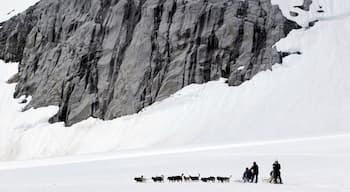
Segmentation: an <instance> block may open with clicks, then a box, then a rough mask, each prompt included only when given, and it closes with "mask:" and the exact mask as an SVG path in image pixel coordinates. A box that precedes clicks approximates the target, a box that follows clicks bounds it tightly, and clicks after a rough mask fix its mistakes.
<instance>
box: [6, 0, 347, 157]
mask: <svg viewBox="0 0 350 192" xmlns="http://www.w3.org/2000/svg"><path fill="white" fill-rule="evenodd" d="M272 1H273V3H274V4H279V5H280V6H281V8H282V10H283V12H284V14H285V15H287V16H289V11H290V10H294V11H297V12H298V13H300V16H299V17H296V18H294V17H290V18H291V19H294V20H296V21H298V23H300V24H301V25H304V24H305V23H308V22H309V21H313V20H315V19H318V20H320V22H318V23H317V24H316V26H315V27H312V28H310V29H308V30H306V29H305V30H304V29H302V30H297V31H293V32H292V33H291V34H290V35H289V36H288V37H287V38H285V39H283V40H281V41H280V42H279V43H278V44H277V45H276V46H277V47H278V49H279V50H281V51H300V52H302V55H292V56H289V57H287V58H285V60H284V62H283V65H275V66H274V67H273V70H272V71H266V72H261V73H259V74H258V75H257V76H255V77H254V78H253V79H252V80H251V81H248V82H245V83H244V84H243V85H241V86H239V87H228V86H227V85H226V84H225V83H224V79H222V80H220V81H213V82H209V83H207V84H203V85H190V86H188V87H185V88H184V89H182V90H180V91H179V92H177V93H176V94H174V95H173V96H171V97H170V98H168V99H165V100H163V101H161V102H158V103H155V104H154V105H152V106H150V107H148V108H146V109H144V110H143V111H142V112H140V113H138V114H134V115H130V116H125V117H121V118H118V119H115V120H112V121H101V120H98V119H93V118H90V119H88V120H86V121H83V122H81V123H78V124H76V125H74V126H72V127H64V126H63V124H62V123H56V124H52V125H51V124H48V123H47V120H48V119H49V117H51V116H52V115H54V114H55V112H56V111H57V107H48V108H41V109H36V110H34V109H32V110H30V111H26V112H20V111H21V108H23V104H22V105H21V104H19V103H20V101H21V99H20V100H14V99H12V94H13V92H14V86H15V85H8V84H6V83H5V82H6V80H7V79H8V78H9V77H11V76H12V75H13V74H15V73H16V69H17V66H16V64H4V63H0V65H1V71H0V73H1V74H0V82H1V84H0V98H1V101H0V102H1V103H0V104H1V108H0V110H1V114H2V115H1V116H0V122H2V126H1V128H0V159H2V160H23V159H32V158H46V157H57V156H65V155H76V154H85V153H99V152H110V151H120V150H123V151H125V150H130V149H168V148H185V147H197V146H211V145H227V144H240V143H250V142H261V141H270V140H283V139H293V138H304V137H314V136H327V135H341V134H348V133H350V130H349V125H350V118H349V117H348V114H350V100H349V98H350V78H349V76H348V74H349V72H350V65H349V64H348V63H349V62H348V53H349V51H350V41H349V39H350V22H349V21H350V18H349V12H350V1H348V0H336V1H334V0H314V3H313V4H312V6H311V11H310V12H305V11H302V10H299V9H295V8H293V6H294V5H300V4H301V3H302V1H301V0H289V1H285V0H272ZM319 5H321V6H323V9H324V10H325V13H317V10H318V9H319ZM305 25H306V24H305ZM22 99H23V98H22Z"/></svg>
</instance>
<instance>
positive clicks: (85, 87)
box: [0, 0, 299, 126]
mask: <svg viewBox="0 0 350 192" xmlns="http://www.w3.org/2000/svg"><path fill="white" fill-rule="evenodd" d="M1 25H2V27H1V28H0V59H3V60H5V61H14V62H20V65H19V73H18V79H17V80H18V84H17V87H16V92H15V95H14V96H15V97H19V96H21V95H27V96H28V95H31V96H32V97H33V99H32V100H31V102H30V103H29V104H28V105H27V108H30V107H34V108H38V107H43V106H48V105H58V106H59V112H58V113H57V115H55V116H54V117H52V118H51V120H50V121H51V122H57V121H64V122H65V123H66V125H68V126H69V125H72V124H73V123H76V122H79V121H81V120H84V119H86V118H88V117H90V116H92V117H97V118H101V119H113V118H116V117H119V116H122V115H126V114H131V113H135V112H138V111H140V110H141V109H142V108H144V107H146V106H148V105H151V104H152V103H154V102H155V101H158V100H161V99H163V98H166V97H168V96H169V95H170V94H172V93H174V92H176V91H178V90H179V89H181V88H183V87H184V86H186V85H189V84H191V83H205V82H207V81H210V80H216V79H218V78H220V77H225V78H228V83H229V85H231V86H236V85H240V84H241V83H242V82H244V81H246V80H249V79H251V78H252V77H253V76H254V75H255V74H256V73H258V72H259V71H263V70H268V69H271V66H272V65H273V64H274V63H278V62H281V58H282V57H281V54H280V53H278V52H277V51H276V49H275V48H274V47H273V45H274V44H275V43H276V42H277V41H279V40H280V39H281V38H284V37H286V35H287V34H288V33H289V32H290V31H291V30H292V29H296V28H299V26H298V25H297V24H296V23H295V22H292V21H290V20H288V19H286V18H285V17H284V16H283V15H282V12H281V11H280V9H279V8H278V6H275V5H272V4H271V2H270V0H245V1H238V0H42V1H40V2H39V3H37V4H36V5H34V6H32V7H31V8H29V9H28V10H27V11H26V12H25V13H23V14H21V15H18V16H16V17H13V18H12V19H10V20H9V21H7V22H5V23H2V24H1Z"/></svg>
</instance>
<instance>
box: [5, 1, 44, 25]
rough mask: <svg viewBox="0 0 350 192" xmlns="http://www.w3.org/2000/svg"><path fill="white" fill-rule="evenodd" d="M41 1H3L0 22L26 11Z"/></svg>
mask: <svg viewBox="0 0 350 192" xmlns="http://www.w3.org/2000/svg"><path fill="white" fill-rule="evenodd" d="M38 1H39V0H1V1H0V2H1V6H0V22H2V21H6V20H7V19H10V18H11V17H13V16H15V15H17V14H18V13H21V12H23V11H25V10H26V9H27V8H28V7H29V6H31V5H34V4H35V3H36V2H38Z"/></svg>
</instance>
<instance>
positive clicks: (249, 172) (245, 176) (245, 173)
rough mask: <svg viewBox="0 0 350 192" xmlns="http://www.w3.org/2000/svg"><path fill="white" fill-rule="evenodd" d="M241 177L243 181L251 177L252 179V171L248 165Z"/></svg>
mask: <svg viewBox="0 0 350 192" xmlns="http://www.w3.org/2000/svg"><path fill="white" fill-rule="evenodd" d="M242 179H243V182H244V183H246V182H250V181H251V179H252V172H251V171H250V169H249V168H248V167H247V168H245V171H244V173H243V177H242Z"/></svg>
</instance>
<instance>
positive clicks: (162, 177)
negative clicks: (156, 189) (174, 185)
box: [152, 175, 164, 183]
mask: <svg viewBox="0 0 350 192" xmlns="http://www.w3.org/2000/svg"><path fill="white" fill-rule="evenodd" d="M152 180H153V182H155V183H156V182H159V183H162V182H164V175H162V176H158V177H152Z"/></svg>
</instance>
